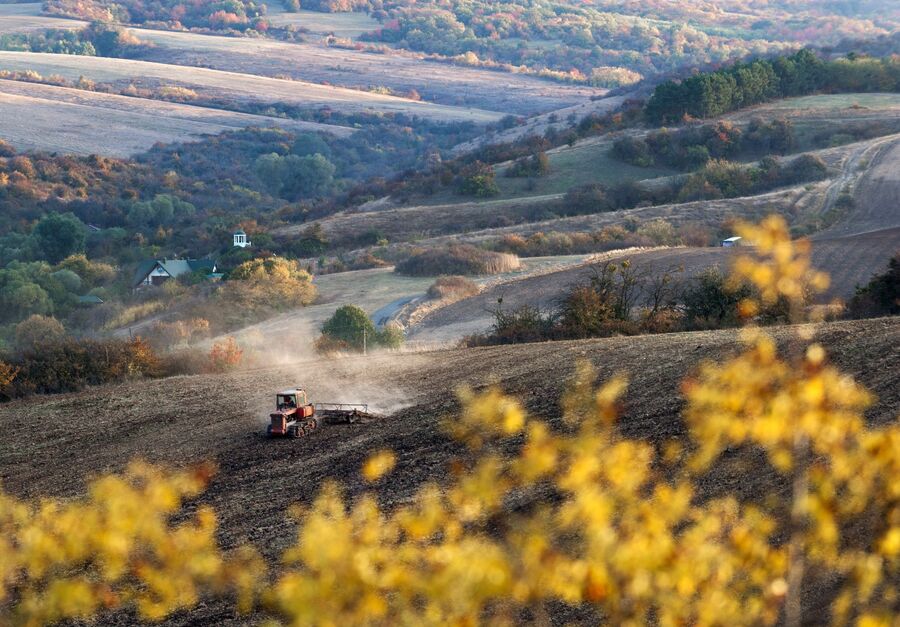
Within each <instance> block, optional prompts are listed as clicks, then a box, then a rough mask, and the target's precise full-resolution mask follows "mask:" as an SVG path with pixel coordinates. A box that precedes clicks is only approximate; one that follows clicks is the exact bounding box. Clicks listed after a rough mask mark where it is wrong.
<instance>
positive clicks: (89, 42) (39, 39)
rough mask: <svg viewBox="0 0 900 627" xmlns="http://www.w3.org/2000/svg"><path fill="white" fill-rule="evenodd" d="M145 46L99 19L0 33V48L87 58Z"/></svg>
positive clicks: (121, 54) (129, 53) (125, 54)
mask: <svg viewBox="0 0 900 627" xmlns="http://www.w3.org/2000/svg"><path fill="white" fill-rule="evenodd" d="M147 45H148V44H147V43H146V42H143V41H141V40H140V39H138V38H137V37H135V36H134V35H133V34H132V33H130V32H129V31H127V30H125V29H124V28H121V27H119V26H114V25H110V24H106V23H103V22H93V23H92V24H90V25H89V26H86V27H85V28H82V29H80V30H72V29H55V28H50V29H46V30H42V31H35V32H30V33H7V34H4V35H0V50H11V51H23V52H48V53H53V54H77V55H85V56H89V57H93V56H101V57H130V56H134V55H135V54H137V53H138V52H140V51H141V49H143V48H145V47H146V46H147Z"/></svg>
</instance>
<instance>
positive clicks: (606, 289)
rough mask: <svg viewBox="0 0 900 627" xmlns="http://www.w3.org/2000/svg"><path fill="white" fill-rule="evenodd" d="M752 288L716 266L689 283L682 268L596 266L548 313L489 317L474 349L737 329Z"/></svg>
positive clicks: (767, 313)
mask: <svg viewBox="0 0 900 627" xmlns="http://www.w3.org/2000/svg"><path fill="white" fill-rule="evenodd" d="M754 295H755V294H754V289H753V288H752V287H751V286H750V285H748V284H746V283H743V284H738V285H733V284H731V283H729V282H728V280H727V279H726V277H725V276H724V275H723V274H722V273H721V272H720V271H719V270H718V268H711V269H708V270H705V271H703V272H701V273H699V274H698V275H696V276H694V277H691V278H687V277H685V276H684V268H682V267H679V266H669V267H655V266H654V265H653V264H646V265H637V264H633V263H632V262H631V261H630V260H628V259H624V260H622V261H616V262H612V261H607V262H603V263H599V264H596V265H595V266H593V267H592V268H591V273H590V276H589V278H588V279H587V280H586V281H582V282H581V283H578V284H576V285H573V286H572V287H570V288H569V289H568V290H567V291H566V292H565V293H564V294H563V295H562V296H561V298H560V299H559V303H558V304H557V305H556V306H554V307H553V308H551V309H549V310H541V309H540V308H539V307H535V306H533V305H522V306H519V307H516V308H513V309H504V308H503V306H502V303H499V304H498V305H497V307H495V308H494V309H493V310H492V311H491V313H492V315H493V317H494V323H493V325H492V327H491V329H490V331H488V332H487V333H485V334H479V335H472V336H469V337H467V338H466V339H465V340H464V343H465V344H466V345H468V346H485V345H494V344H516V343H522V342H543V341H549V340H565V339H584V338H590V337H609V336H612V335H639V334H646V333H671V332H676V331H692V330H708V329H721V328H727V327H735V326H738V325H740V324H741V323H742V322H743V315H742V313H741V308H740V306H741V303H742V302H744V301H746V299H748V298H751V297H754ZM789 313H790V312H789V311H788V307H787V303H786V302H783V301H779V302H776V303H774V304H772V305H769V306H767V307H765V308H763V309H762V310H761V311H759V312H757V313H756V314H755V320H756V321H757V322H759V323H762V324H775V323H784V322H787V321H788V319H789Z"/></svg>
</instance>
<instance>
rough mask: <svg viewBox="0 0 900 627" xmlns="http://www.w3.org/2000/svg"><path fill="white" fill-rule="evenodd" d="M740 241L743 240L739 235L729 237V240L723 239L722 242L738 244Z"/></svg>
mask: <svg viewBox="0 0 900 627" xmlns="http://www.w3.org/2000/svg"><path fill="white" fill-rule="evenodd" d="M742 239H744V238H743V237H741V236H740V235H735V236H734V237H729V238H727V239H723V240H722V241H723V242H738V241H740V240H742Z"/></svg>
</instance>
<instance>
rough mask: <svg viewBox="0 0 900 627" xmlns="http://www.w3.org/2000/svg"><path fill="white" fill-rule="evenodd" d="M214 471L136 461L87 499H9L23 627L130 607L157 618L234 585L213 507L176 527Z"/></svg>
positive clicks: (5, 546)
mask: <svg viewBox="0 0 900 627" xmlns="http://www.w3.org/2000/svg"><path fill="white" fill-rule="evenodd" d="M210 473H211V469H210V468H209V467H204V468H199V469H195V470H189V471H184V472H167V471H163V470H161V469H159V468H156V467H153V466H150V465H148V464H144V463H141V462H135V463H133V464H131V465H130V466H129V467H128V468H127V469H126V471H125V472H124V473H123V474H121V475H110V476H106V477H102V478H100V479H97V480H96V481H94V482H93V483H91V485H90V486H89V488H88V494H87V496H85V497H83V498H81V499H76V500H73V501H69V502H65V503H61V502H56V501H49V500H46V501H43V502H41V503H38V504H35V505H32V506H29V505H26V504H24V503H17V502H15V501H13V500H11V499H9V498H8V497H0V501H2V503H3V507H2V510H3V513H2V514H0V531H2V536H0V537H2V538H3V539H2V540H0V583H2V584H4V587H3V588H0V592H3V593H4V594H5V593H6V591H8V590H13V591H15V594H16V595H17V596H18V598H19V599H20V601H19V603H18V605H17V607H16V608H15V610H14V612H15V615H16V617H17V618H16V620H17V621H18V622H22V623H25V624H44V623H47V622H54V621H58V620H64V619H68V618H84V617H88V616H90V615H91V614H93V613H94V612H95V611H97V610H98V609H100V608H102V607H117V606H119V605H129V604H133V605H134V607H136V609H137V610H138V612H139V614H140V616H142V617H143V618H146V619H150V620H155V619H160V618H163V617H165V616H167V615H169V614H170V613H172V612H173V611H174V610H177V609H180V608H186V607H191V606H193V605H194V604H196V602H197V600H198V599H199V596H200V593H201V590H206V589H209V588H210V587H213V586H223V587H228V586H229V585H230V580H229V577H228V575H229V573H230V566H229V563H228V560H227V559H226V558H225V556H223V555H222V553H221V551H220V550H219V548H218V546H217V544H216V538H215V534H216V528H217V525H216V517H215V513H214V512H213V511H212V509H211V508H209V507H199V508H198V509H197V511H196V513H195V514H194V516H193V517H191V518H188V519H187V520H185V521H184V522H183V523H181V524H179V525H177V526H172V525H171V524H170V522H169V518H170V516H171V515H172V514H174V513H175V512H177V511H178V510H179V509H180V508H181V506H182V503H183V502H184V500H185V499H186V498H191V497H193V496H195V495H197V494H198V493H199V492H200V491H201V490H202V489H203V487H204V486H205V483H206V480H207V479H208V477H209V475H210ZM245 564H246V562H245ZM256 572H257V573H258V572H259V571H258V569H257V571H256ZM73 573H77V574H73ZM81 573H84V574H83V575H82V574H81ZM254 585H255V584H254ZM5 586H11V588H7V587H5ZM2 620H3V614H2V613H0V622H2Z"/></svg>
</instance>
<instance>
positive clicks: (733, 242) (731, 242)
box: [722, 235, 743, 248]
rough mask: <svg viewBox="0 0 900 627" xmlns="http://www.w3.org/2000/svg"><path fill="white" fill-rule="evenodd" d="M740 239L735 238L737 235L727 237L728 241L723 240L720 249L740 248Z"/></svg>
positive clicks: (738, 237)
mask: <svg viewBox="0 0 900 627" xmlns="http://www.w3.org/2000/svg"><path fill="white" fill-rule="evenodd" d="M742 239H743V238H742V237H740V236H737V235H735V236H734V237H729V238H728V239H723V240H722V247H723V248H731V247H732V246H740V245H741V240H742Z"/></svg>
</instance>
